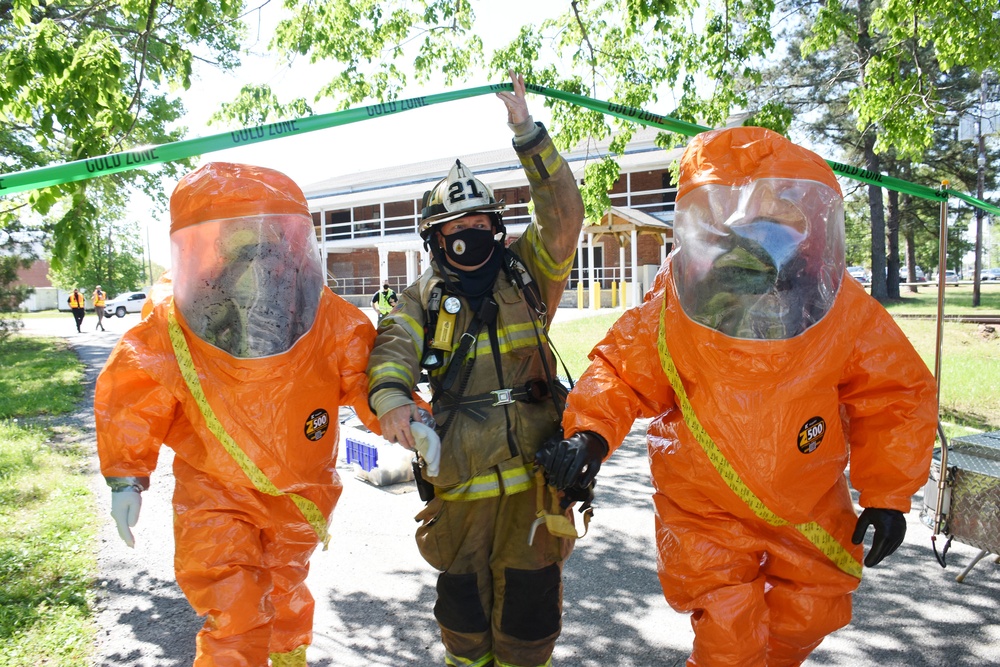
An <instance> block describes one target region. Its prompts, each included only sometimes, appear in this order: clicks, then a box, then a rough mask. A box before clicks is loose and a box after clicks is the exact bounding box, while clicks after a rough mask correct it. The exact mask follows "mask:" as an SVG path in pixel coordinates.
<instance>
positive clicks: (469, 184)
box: [420, 160, 505, 240]
mask: <svg viewBox="0 0 1000 667" xmlns="http://www.w3.org/2000/svg"><path fill="white" fill-rule="evenodd" d="M504 208H505V207H504V204H503V202H502V201H500V202H497V200H496V199H494V198H493V189H492V188H491V187H490V186H488V185H486V184H485V183H483V182H482V181H480V180H479V179H478V178H476V176H475V174H473V173H472V171H471V170H470V169H469V168H468V167H466V166H465V165H464V164H462V161H461V160H455V164H454V166H452V168H451V171H449V172H448V176H447V177H446V178H442V179H441V180H440V181H438V183H437V185H435V186H434V188H433V189H431V190H428V191H427V192H425V193H424V201H423V210H422V211H421V213H420V236H421V237H422V238H423V239H425V240H426V239H428V238H429V237H430V235H431V232H432V231H434V227H436V226H437V225H441V224H443V223H445V222H448V221H449V220H455V219H457V218H461V217H462V216H463V215H469V214H470V213H487V214H492V215H491V217H492V218H493V220H494V223H495V224H496V226H497V231H502V228H503V224H502V223H501V218H500V213H501V211H503V210H504Z"/></svg>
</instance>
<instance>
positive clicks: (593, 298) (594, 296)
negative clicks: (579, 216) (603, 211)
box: [587, 234, 601, 310]
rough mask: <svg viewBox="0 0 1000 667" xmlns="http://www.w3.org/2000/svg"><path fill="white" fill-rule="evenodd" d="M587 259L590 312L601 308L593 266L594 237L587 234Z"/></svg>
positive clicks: (595, 269)
mask: <svg viewBox="0 0 1000 667" xmlns="http://www.w3.org/2000/svg"><path fill="white" fill-rule="evenodd" d="M587 258H588V261H589V263H588V266H587V268H588V273H589V274H590V280H589V285H590V308H591V310H597V309H598V308H600V307H601V302H600V298H601V295H600V292H599V291H598V289H597V267H595V266H594V235H593V234H587Z"/></svg>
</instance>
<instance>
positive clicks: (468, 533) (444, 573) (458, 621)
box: [416, 488, 573, 667]
mask: <svg viewBox="0 0 1000 667" xmlns="http://www.w3.org/2000/svg"><path fill="white" fill-rule="evenodd" d="M535 503H536V500H535V490H534V488H532V489H531V490H530V491H525V492H521V493H516V494H514V495H509V496H508V495H503V496H497V497H493V498H484V499H479V500H470V501H444V500H441V499H440V498H435V499H434V500H432V501H430V502H429V503H428V504H427V506H426V507H425V508H424V509H423V510H422V511H421V512H420V513H419V514H418V515H417V517H416V518H417V520H418V521H421V522H422V523H421V526H420V527H419V528H418V529H417V545H418V547H419V549H420V553H421V555H422V556H423V557H424V559H425V560H426V561H427V562H428V563H430V564H431V565H432V566H433V567H435V568H437V569H438V570H441V574H440V575H439V576H438V582H437V603H436V604H435V605H434V616H435V618H436V619H437V621H438V625H439V626H440V627H441V639H442V641H443V642H444V646H445V651H446V655H445V664H447V665H462V666H474V667H486V666H491V665H494V664H495V665H497V667H499V666H501V665H502V666H505V667H515V666H516V667H539V666H542V665H549V664H550V657H551V655H552V650H553V648H554V647H555V642H556V639H557V638H558V637H559V633H560V631H561V629H562V567H563V563H564V562H565V560H566V558H568V557H569V554H570V552H571V551H572V549H573V540H570V539H564V538H558V537H553V536H551V535H549V533H548V531H547V530H546V529H545V527H544V526H542V527H540V528H538V530H536V531H535V536H534V541H533V544H532V546H528V533H529V531H530V530H531V524H532V522H534V520H535V511H536V507H535ZM571 512H572V510H568V511H567V515H568V516H571Z"/></svg>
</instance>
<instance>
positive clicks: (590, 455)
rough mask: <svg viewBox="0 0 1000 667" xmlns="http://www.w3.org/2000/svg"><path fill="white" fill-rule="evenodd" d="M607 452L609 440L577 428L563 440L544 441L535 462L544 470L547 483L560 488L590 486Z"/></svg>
mask: <svg viewBox="0 0 1000 667" xmlns="http://www.w3.org/2000/svg"><path fill="white" fill-rule="evenodd" d="M607 455H608V443H607V441H606V440H605V439H604V438H603V437H601V436H600V435H599V434H597V433H594V432H593V431H580V432H579V433H575V434H574V435H572V436H570V437H569V438H567V439H566V440H549V441H548V442H546V443H545V444H544V445H542V448H541V449H539V450H538V453H537V454H535V462H536V463H538V465H540V466H542V468H543V469H544V470H545V477H546V478H547V479H548V482H549V484H551V485H552V486H554V487H556V488H557V489H559V490H563V489H565V488H567V487H570V486H579V487H587V486H590V483H591V482H593V481H594V478H595V477H596V476H597V471H598V470H600V469H601V461H603V460H604V457H605V456H607Z"/></svg>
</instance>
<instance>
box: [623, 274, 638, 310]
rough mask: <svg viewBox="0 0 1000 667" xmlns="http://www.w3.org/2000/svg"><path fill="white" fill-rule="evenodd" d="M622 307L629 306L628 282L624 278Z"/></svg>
mask: <svg viewBox="0 0 1000 667" xmlns="http://www.w3.org/2000/svg"><path fill="white" fill-rule="evenodd" d="M632 305H633V306H634V305H635V304H632ZM622 308H628V283H627V282H625V281H624V280H623V281H622Z"/></svg>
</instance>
